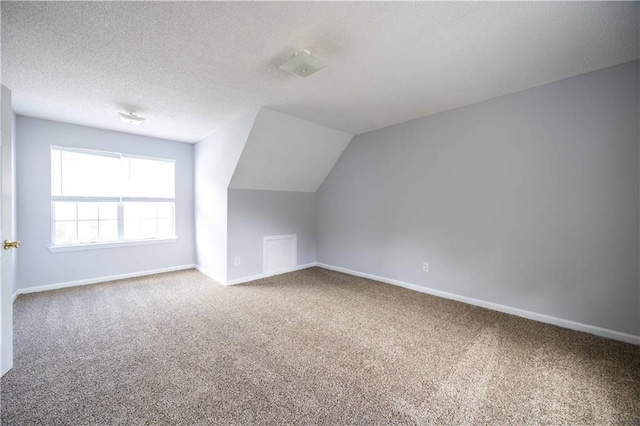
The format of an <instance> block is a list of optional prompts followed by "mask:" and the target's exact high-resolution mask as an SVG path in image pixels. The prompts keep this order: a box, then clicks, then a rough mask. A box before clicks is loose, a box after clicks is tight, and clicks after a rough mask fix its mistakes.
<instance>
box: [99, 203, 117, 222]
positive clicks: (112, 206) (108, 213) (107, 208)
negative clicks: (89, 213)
mask: <svg viewBox="0 0 640 426" xmlns="http://www.w3.org/2000/svg"><path fill="white" fill-rule="evenodd" d="M102 219H114V220H115V219H118V203H100V220H102Z"/></svg>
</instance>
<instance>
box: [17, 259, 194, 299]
mask: <svg viewBox="0 0 640 426" xmlns="http://www.w3.org/2000/svg"><path fill="white" fill-rule="evenodd" d="M194 267H195V265H179V266H170V267H168V268H160V269H152V270H148V271H139V272H130V273H128V274H119V275H109V276H106V277H98V278H89V279H86V280H77V281H67V282H63V283H56V284H48V285H41V286H36V287H27V288H19V289H18V290H17V291H16V292H15V293H14V295H13V299H14V300H15V298H16V297H17V296H18V295H20V294H27V293H36V292H40V291H48V290H56V289H59V288H66V287H76V286H80V285H89V284H99V283H104V282H109V281H116V280H123V279H126V278H135V277H144V276H145V275H153V274H162V273H165V272H173V271H182V270H185V269H193V268H194Z"/></svg>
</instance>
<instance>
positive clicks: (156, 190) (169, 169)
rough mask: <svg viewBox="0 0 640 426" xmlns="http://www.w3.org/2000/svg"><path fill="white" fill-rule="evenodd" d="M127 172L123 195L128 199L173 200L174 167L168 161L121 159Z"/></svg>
mask: <svg viewBox="0 0 640 426" xmlns="http://www.w3.org/2000/svg"><path fill="white" fill-rule="evenodd" d="M123 161H124V164H125V170H127V171H128V174H127V178H128V179H127V181H126V184H125V191H124V195H125V196H128V197H149V198H154V197H155V198H174V196H175V189H174V186H175V176H174V173H175V171H174V169H175V165H174V163H173V162H170V161H158V160H145V159H141V158H128V157H125V158H123Z"/></svg>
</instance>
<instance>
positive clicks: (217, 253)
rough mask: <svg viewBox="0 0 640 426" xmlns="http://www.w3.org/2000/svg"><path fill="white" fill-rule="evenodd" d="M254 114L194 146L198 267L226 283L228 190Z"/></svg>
mask: <svg viewBox="0 0 640 426" xmlns="http://www.w3.org/2000/svg"><path fill="white" fill-rule="evenodd" d="M254 120H255V115H251V116H248V117H245V118H242V119H240V120H237V121H235V122H233V123H230V124H229V125H227V126H225V127H223V128H222V129H220V130H219V131H217V132H216V133H214V134H213V135H211V136H209V137H208V138H206V139H204V140H202V141H200V142H198V143H197V144H196V145H195V152H194V176H195V178H194V188H195V229H196V253H197V254H196V265H197V266H198V268H200V270H201V271H202V272H204V273H206V274H207V275H209V276H210V277H212V278H213V279H215V280H217V281H218V282H220V283H223V284H224V283H226V282H227V188H228V187H229V182H230V181H231V177H232V176H233V172H234V170H235V169H236V165H237V164H238V160H239V159H240V155H241V154H242V150H243V149H244V146H245V143H246V142H247V138H248V137H249V134H250V132H251V128H252V126H253V122H254Z"/></svg>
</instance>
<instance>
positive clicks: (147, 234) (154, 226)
mask: <svg viewBox="0 0 640 426" xmlns="http://www.w3.org/2000/svg"><path fill="white" fill-rule="evenodd" d="M157 236H158V221H157V219H141V220H140V237H141V238H142V239H147V238H156V237H157Z"/></svg>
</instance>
